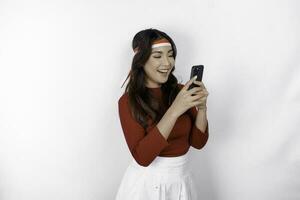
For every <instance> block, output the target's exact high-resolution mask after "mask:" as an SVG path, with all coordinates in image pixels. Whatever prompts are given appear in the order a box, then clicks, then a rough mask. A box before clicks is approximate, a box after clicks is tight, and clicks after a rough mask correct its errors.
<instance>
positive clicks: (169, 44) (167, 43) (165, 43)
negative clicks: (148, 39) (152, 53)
mask: <svg viewBox="0 0 300 200" xmlns="http://www.w3.org/2000/svg"><path fill="white" fill-rule="evenodd" d="M162 46H172V45H171V43H169V42H163V43H158V44H153V45H152V46H151V47H152V48H155V47H162Z"/></svg>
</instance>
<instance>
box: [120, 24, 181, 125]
mask: <svg viewBox="0 0 300 200" xmlns="http://www.w3.org/2000/svg"><path fill="white" fill-rule="evenodd" d="M162 38H164V39H167V40H168V41H169V42H170V43H171V45H172V49H173V57H174V60H175V58H176V54H177V49H176V46H175V43H174V41H173V40H172V39H171V38H170V37H169V36H168V35H167V34H166V33H164V32H162V31H159V30H157V29H153V28H149V29H145V30H141V31H139V32H138V33H136V35H135V36H134V38H133V40H132V49H136V48H138V51H137V53H136V54H135V55H134V57H133V60H132V64H131V70H130V72H129V74H128V76H127V78H126V80H127V79H128V77H129V82H128V84H127V85H126V88H125V91H124V93H126V92H128V97H129V106H130V108H131V114H132V116H133V117H134V118H135V119H136V120H137V121H138V122H139V123H140V124H141V125H142V126H143V127H144V128H147V127H148V125H149V124H148V120H152V122H153V123H157V122H158V121H159V120H160V119H161V118H162V116H163V114H164V108H163V107H162V105H160V104H159V103H158V101H157V99H155V98H154V96H152V94H151V92H149V89H148V88H147V87H146V86H145V76H146V74H145V71H144V68H143V66H144V65H145V63H146V62H147V60H148V59H149V57H150V55H151V51H152V50H151V46H152V43H153V41H155V40H158V39H162ZM174 70H175V66H174V67H173V69H172V70H171V72H170V74H169V77H168V80H167V81H166V82H165V83H164V84H162V85H161V90H162V99H163V103H164V105H165V106H166V107H165V108H169V106H170V105H171V104H172V102H173V101H174V99H175V98H176V96H177V94H178V92H179V91H180V88H179V87H178V81H177V78H176V77H175V76H174V75H173V71H174ZM126 80H125V81H124V83H125V82H126ZM124 83H123V85H124ZM123 85H122V87H123Z"/></svg>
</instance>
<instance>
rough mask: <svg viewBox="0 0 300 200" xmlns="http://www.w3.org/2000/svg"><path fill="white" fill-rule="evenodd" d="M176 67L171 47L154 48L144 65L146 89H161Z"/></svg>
mask: <svg viewBox="0 0 300 200" xmlns="http://www.w3.org/2000/svg"><path fill="white" fill-rule="evenodd" d="M174 65H175V59H174V57H173V50H172V47H171V46H161V47H155V48H152V53H151V55H150V57H149V59H148V60H147V62H146V63H145V65H144V71H145V74H146V80H145V81H146V82H145V85H146V87H148V88H157V87H161V84H162V83H165V82H167V80H168V78H169V74H170V73H171V70H172V68H173V67H174Z"/></svg>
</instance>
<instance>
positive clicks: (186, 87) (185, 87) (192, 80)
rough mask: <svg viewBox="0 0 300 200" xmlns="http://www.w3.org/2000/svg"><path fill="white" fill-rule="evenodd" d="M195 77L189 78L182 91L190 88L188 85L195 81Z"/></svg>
mask: <svg viewBox="0 0 300 200" xmlns="http://www.w3.org/2000/svg"><path fill="white" fill-rule="evenodd" d="M196 78H197V76H194V77H193V78H191V79H190V80H189V81H188V82H186V84H185V85H184V86H183V88H182V89H184V90H186V91H187V89H188V88H189V87H190V85H191V84H192V83H193V82H194V81H195V80H196Z"/></svg>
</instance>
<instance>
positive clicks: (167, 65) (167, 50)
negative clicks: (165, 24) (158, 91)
mask: <svg viewBox="0 0 300 200" xmlns="http://www.w3.org/2000/svg"><path fill="white" fill-rule="evenodd" d="M132 49H133V51H134V53H135V54H134V57H133V61H132V65H131V70H130V72H129V74H128V76H129V77H130V79H131V80H132V81H133V80H135V81H136V82H135V81H134V82H135V84H136V85H137V86H138V87H150V88H153V87H161V85H162V84H163V83H166V82H167V80H168V78H169V76H170V74H171V73H172V72H173V71H174V70H175V58H176V55H177V49H176V46H175V43H174V42H173V40H172V39H171V38H170V37H169V36H168V35H167V34H166V33H164V32H162V31H159V30H157V29H152V28H150V29H145V30H142V31H139V32H138V33H136V34H135V36H134V37H133V40H132ZM164 69H167V73H166V74H164V73H160V72H159V71H158V70H162V71H164ZM171 76H172V75H171ZM127 78H128V77H127ZM127 78H126V80H127ZM126 80H125V81H126ZM129 82H130V81H129Z"/></svg>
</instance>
